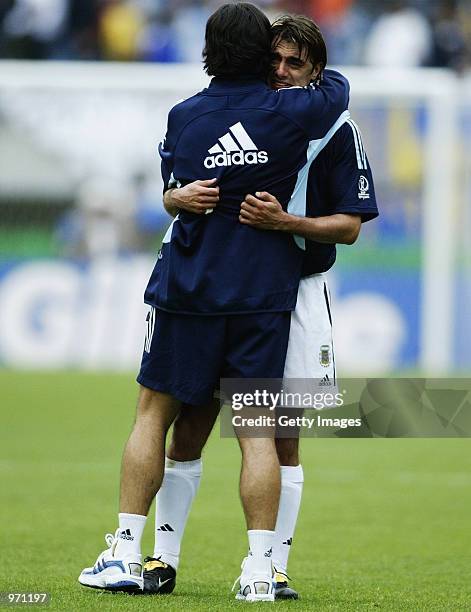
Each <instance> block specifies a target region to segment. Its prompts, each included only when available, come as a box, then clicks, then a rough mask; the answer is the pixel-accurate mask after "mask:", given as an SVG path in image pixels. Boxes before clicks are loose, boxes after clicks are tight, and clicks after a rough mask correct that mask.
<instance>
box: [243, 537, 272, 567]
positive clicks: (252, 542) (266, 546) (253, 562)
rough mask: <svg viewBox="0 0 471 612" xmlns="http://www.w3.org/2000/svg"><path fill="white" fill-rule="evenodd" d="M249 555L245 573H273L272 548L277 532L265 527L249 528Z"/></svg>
mask: <svg viewBox="0 0 471 612" xmlns="http://www.w3.org/2000/svg"><path fill="white" fill-rule="evenodd" d="M247 535H248V536H249V556H248V558H247V561H246V563H245V566H244V574H246V575H253V574H264V575H270V576H271V573H272V564H271V562H272V550H273V543H274V537H275V532H274V531H268V530H265V529H249V531H247Z"/></svg>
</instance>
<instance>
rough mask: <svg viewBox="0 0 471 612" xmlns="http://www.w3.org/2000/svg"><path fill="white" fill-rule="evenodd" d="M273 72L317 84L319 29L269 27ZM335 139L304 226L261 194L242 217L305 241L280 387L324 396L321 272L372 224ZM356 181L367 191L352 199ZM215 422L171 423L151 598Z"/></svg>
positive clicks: (294, 484)
mask: <svg viewBox="0 0 471 612" xmlns="http://www.w3.org/2000/svg"><path fill="white" fill-rule="evenodd" d="M272 62H273V68H274V75H273V86H274V87H276V88H282V87H289V86H305V85H307V84H308V83H309V82H311V81H316V80H317V79H318V78H319V75H320V73H321V72H322V70H323V68H324V67H325V65H326V62H327V52H326V48H325V43H324V40H323V38H322V34H321V33H320V31H319V29H318V27H317V26H316V25H315V24H314V23H313V22H312V21H311V20H309V19H307V18H305V17H301V16H294V17H289V16H287V17H284V18H281V19H280V20H278V21H276V22H275V23H274V24H273V57H272ZM339 132H341V133H340V134H339V136H334V137H333V139H332V145H328V148H327V147H326V149H328V150H326V151H325V152H322V153H321V154H320V155H319V158H318V159H317V160H316V161H315V162H314V164H313V166H314V167H313V168H312V170H311V175H310V181H309V184H308V210H307V214H308V215H309V217H306V218H303V217H301V216H299V215H296V214H294V215H293V214H289V213H285V212H284V211H283V210H282V208H281V206H280V204H279V203H278V202H277V200H276V198H274V197H273V196H271V195H270V194H267V193H261V194H258V197H254V196H247V198H246V200H245V202H243V203H242V206H241V214H240V222H241V223H244V224H249V225H252V226H253V227H257V228H259V229H264V230H278V231H287V232H290V233H292V234H296V235H297V236H298V237H302V238H303V239H304V240H305V241H306V244H305V248H306V262H305V270H304V278H303V279H302V280H301V283H300V286H299V292H298V302H297V306H296V310H295V311H294V312H293V314H292V318H291V331H290V339H289V345H288V351H287V358H286V364H285V378H315V379H318V380H322V381H323V384H324V386H329V385H332V386H335V384H336V373H335V360H334V349H333V342H332V324H331V312H330V296H329V291H328V287H327V282H326V279H325V276H324V274H323V272H324V271H325V270H327V269H328V268H330V267H331V266H332V264H333V262H334V261H335V246H334V245H335V243H344V244H353V243H354V242H355V240H356V238H357V237H358V234H359V231H360V227H361V223H362V221H366V220H368V219H371V218H373V217H375V216H377V209H376V204H375V198H374V189H373V181H372V177H371V170H370V168H369V165H368V163H367V160H366V155H365V153H364V149H363V145H362V143H361V135H360V133H359V131H358V128H357V127H356V125H355V124H354V123H353V122H348V124H347V125H345V126H344V127H343V128H341V130H339ZM359 160H360V161H359ZM361 177H363V179H362V178H361ZM359 181H361V185H362V186H363V188H364V187H366V185H368V188H367V189H364V190H363V191H362V190H361V189H359V187H358V184H359ZM365 181H366V182H365ZM218 199H219V188H218V186H217V185H216V183H215V181H196V182H193V183H190V184H188V185H186V186H185V187H182V188H180V189H178V188H176V189H170V190H169V191H167V192H166V194H165V198H164V203H165V206H166V209H167V211H168V212H169V213H170V214H172V215H174V216H175V215H176V214H177V213H178V211H179V210H181V209H183V210H187V211H189V212H193V213H196V214H204V213H207V212H208V211H210V210H211V209H212V208H214V207H215V206H217V203H218ZM218 413H219V401H218V400H215V401H214V402H213V403H212V404H211V405H208V406H205V407H204V408H203V407H201V406H198V407H195V406H190V405H186V406H185V409H184V410H182V411H181V413H180V415H179V417H178V418H177V419H176V421H175V424H174V430H173V437H172V441H171V444H170V447H169V448H168V449H167V462H166V468H165V477H164V481H163V485H162V488H161V489H160V491H159V493H158V494H157V497H156V525H155V528H156V532H155V535H156V539H155V548H154V553H153V556H152V557H149V558H147V561H146V564H145V567H144V589H145V591H147V592H149V593H171V592H172V591H173V589H174V587H175V579H176V570H177V568H178V563H179V555H180V544H181V540H182V537H183V532H184V529H185V525H186V521H187V518H188V514H189V510H190V507H191V504H192V501H193V499H194V497H195V495H196V492H197V490H198V487H199V482H200V477H201V473H202V461H201V451H202V449H203V447H204V444H205V443H206V440H207V438H208V436H209V434H210V432H211V429H212V427H213V425H214V422H215V420H216V417H217V415H218ZM276 450H277V454H278V458H279V461H280V470H281V483H282V486H281V497H280V505H279V510H278V518H277V523H276V528H275V545H274V547H273V564H274V566H275V569H276V574H275V576H276V590H275V592H276V597H277V598H279V599H297V597H298V594H297V593H296V591H295V590H294V589H292V588H290V587H289V585H288V574H287V567H288V556H289V553H290V550H291V545H292V542H293V534H294V531H295V526H296V521H297V517H298V512H299V508H300V504H301V496H302V488H303V480H304V477H303V469H302V466H301V464H300V460H299V441H298V439H297V438H289V439H286V438H280V439H277V440H276Z"/></svg>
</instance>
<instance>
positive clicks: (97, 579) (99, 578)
mask: <svg viewBox="0 0 471 612" xmlns="http://www.w3.org/2000/svg"><path fill="white" fill-rule="evenodd" d="M118 534H119V529H117V530H116V533H115V534H114V535H113V534H111V533H107V534H106V536H105V541H106V543H107V544H108V548H107V550H105V551H104V552H102V553H101V554H100V555H99V556H98V559H97V560H96V563H95V565H94V566H93V567H86V568H85V569H84V570H83V571H82V573H81V574H80V576H79V579H78V581H79V582H80V584H83V586H87V587H91V588H93V589H105V590H107V591H125V592H134V591H142V589H143V584H144V580H143V577H142V562H141V555H140V554H136V553H133V554H130V555H126V556H125V557H123V558H119V557H115V555H114V552H115V550H116V544H117V543H118Z"/></svg>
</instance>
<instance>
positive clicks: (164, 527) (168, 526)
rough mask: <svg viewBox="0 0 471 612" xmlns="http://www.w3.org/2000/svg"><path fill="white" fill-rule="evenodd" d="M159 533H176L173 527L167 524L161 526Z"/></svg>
mask: <svg viewBox="0 0 471 612" xmlns="http://www.w3.org/2000/svg"><path fill="white" fill-rule="evenodd" d="M157 531H175V530H174V529H173V527H172V526H171V525H169V524H168V523H165V525H160V527H159V528H158V529H157Z"/></svg>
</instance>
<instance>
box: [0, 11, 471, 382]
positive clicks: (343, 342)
mask: <svg viewBox="0 0 471 612" xmlns="http://www.w3.org/2000/svg"><path fill="white" fill-rule="evenodd" d="M221 4H223V2H216V1H213V0H208V1H206V2H204V1H190V0H174V1H172V2H166V1H163V0H80V1H79V0H0V365H2V366H4V367H6V368H12V369H13V368H54V369H55V368H79V369H91V370H100V369H106V370H136V368H137V365H138V363H139V358H140V353H141V350H142V344H143V335H144V317H145V307H144V305H143V304H142V296H143V291H144V287H145V284H146V281H147V278H148V276H149V274H150V271H151V269H152V267H153V265H154V261H155V256H156V252H157V250H158V248H159V244H160V240H161V237H162V235H163V232H164V231H165V229H166V227H167V226H168V223H169V220H168V218H167V216H166V214H165V212H164V210H163V206H162V200H161V189H162V185H161V181H160V170H159V160H158V155H157V145H158V142H159V141H160V140H161V138H162V137H163V135H164V132H165V123H166V115H167V112H168V110H169V108H170V107H171V106H172V105H173V104H174V103H175V102H177V101H178V100H179V99H181V98H183V97H186V96H189V95H191V94H192V93H194V92H195V91H197V90H198V89H200V88H202V87H204V86H205V84H206V83H207V77H206V76H205V75H204V73H203V71H202V68H201V48H202V43H203V37H204V27H205V23H206V20H207V18H208V16H209V15H210V14H211V12H213V11H214V9H215V8H217V6H219V5H221ZM256 4H258V6H260V8H262V9H263V10H264V11H265V12H266V13H267V15H268V16H269V17H270V19H274V18H276V17H277V16H279V15H280V14H283V13H285V12H296V13H303V14H305V15H308V16H310V17H312V18H313V19H314V20H315V21H317V22H318V23H319V25H320V27H321V29H322V31H323V33H324V35H325V37H326V40H327V45H328V51H329V63H330V64H331V65H332V64H334V65H337V66H339V67H341V69H342V70H343V71H344V72H345V73H346V74H347V76H348V77H349V78H350V81H351V86H352V95H351V100H352V104H351V110H352V115H353V117H354V119H355V120H356V122H357V123H358V124H359V126H360V128H361V130H362V133H363V138H364V142H365V146H366V149H367V152H368V155H369V159H370V161H371V165H372V167H373V171H374V176H375V183H376V191H377V199H378V205H379V208H380V212H381V216H380V219H379V220H378V221H373V222H371V223H368V224H366V225H365V226H364V228H363V231H362V235H361V238H360V240H359V242H358V243H357V244H355V245H354V246H352V247H342V248H340V249H339V255H338V260H337V263H336V265H335V266H334V268H333V271H332V273H331V274H330V281H331V286H332V291H333V301H334V317H335V331H336V356H337V362H338V366H339V369H340V371H341V372H344V373H345V374H356V373H358V374H370V375H380V374H384V373H398V372H401V373H404V372H412V373H417V372H420V373H423V374H426V375H428V374H440V375H449V374H463V373H464V374H466V373H468V372H470V371H471V342H469V339H470V338H471V319H470V318H469V317H468V310H469V304H470V303H471V247H470V241H469V236H470V235H471V70H470V69H471V3H470V2H469V1H468V0H436V1H434V0H432V1H427V0H408V1H399V0H398V1H395V0H384V1H376V2H373V1H368V0H291V1H289V0H286V1H281V0H280V1H268V0H265V1H261V2H258V3H256Z"/></svg>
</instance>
